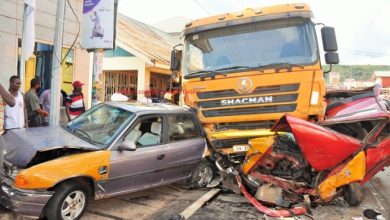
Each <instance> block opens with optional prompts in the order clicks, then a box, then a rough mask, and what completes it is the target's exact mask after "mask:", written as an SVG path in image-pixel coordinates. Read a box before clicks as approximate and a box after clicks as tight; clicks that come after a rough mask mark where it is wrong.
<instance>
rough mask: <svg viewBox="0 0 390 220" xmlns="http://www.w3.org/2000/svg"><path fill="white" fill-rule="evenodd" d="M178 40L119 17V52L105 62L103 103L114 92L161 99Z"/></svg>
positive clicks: (107, 57) (137, 22)
mask: <svg viewBox="0 0 390 220" xmlns="http://www.w3.org/2000/svg"><path fill="white" fill-rule="evenodd" d="M178 43H179V40H178V39H176V38H174V37H172V36H170V35H169V34H167V33H165V32H163V31H161V30H159V29H157V28H154V27H152V26H150V25H147V24H144V23H141V22H139V21H136V20H134V19H131V18H128V17H126V16H124V15H121V14H118V21H117V38H116V44H117V49H116V50H115V51H106V52H105V53H104V59H103V68H102V69H103V77H102V78H103V84H104V89H103V90H104V91H103V92H102V93H103V94H104V96H103V97H102V99H103V100H100V101H109V100H110V97H111V95H112V94H113V93H114V92H121V93H123V94H125V95H127V96H128V97H129V98H130V99H133V100H143V99H144V97H145V95H148V94H147V92H150V93H151V94H150V95H151V96H152V97H160V98H161V97H162V96H163V93H164V92H165V91H166V90H167V89H168V88H169V84H170V69H169V68H170V51H171V49H172V48H173V46H175V45H176V44H178Z"/></svg>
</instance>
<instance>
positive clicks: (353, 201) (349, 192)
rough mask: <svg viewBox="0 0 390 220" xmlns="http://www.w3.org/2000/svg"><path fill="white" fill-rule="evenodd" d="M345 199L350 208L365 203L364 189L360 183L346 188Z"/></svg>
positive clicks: (351, 184) (354, 183)
mask: <svg viewBox="0 0 390 220" xmlns="http://www.w3.org/2000/svg"><path fill="white" fill-rule="evenodd" d="M344 199H345V201H347V202H348V204H349V205H350V206H357V205H359V204H360V203H361V202H362V201H363V191H362V187H361V185H360V184H359V183H358V182H353V183H350V184H348V185H346V186H344Z"/></svg>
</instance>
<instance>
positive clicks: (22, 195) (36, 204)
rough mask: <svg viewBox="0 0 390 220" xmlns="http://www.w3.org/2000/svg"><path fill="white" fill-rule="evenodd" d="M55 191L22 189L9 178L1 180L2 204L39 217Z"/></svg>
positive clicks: (23, 213) (0, 199) (9, 208)
mask: <svg viewBox="0 0 390 220" xmlns="http://www.w3.org/2000/svg"><path fill="white" fill-rule="evenodd" d="M53 194H54V192H49V191H42V192H41V191H33V190H20V189H16V188H14V187H12V182H11V180H9V179H5V180H4V179H3V180H1V182H0V205H2V206H4V207H5V208H6V209H8V210H11V211H13V212H15V213H17V214H20V215H24V216H28V217H35V218H39V217H40V216H41V213H42V210H43V208H44V207H45V205H46V203H47V202H48V201H49V199H50V198H51V197H52V195H53Z"/></svg>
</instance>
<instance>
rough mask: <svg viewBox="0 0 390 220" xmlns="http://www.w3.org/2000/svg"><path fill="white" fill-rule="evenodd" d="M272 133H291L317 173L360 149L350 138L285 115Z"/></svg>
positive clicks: (359, 145)
mask: <svg viewBox="0 0 390 220" xmlns="http://www.w3.org/2000/svg"><path fill="white" fill-rule="evenodd" d="M272 131H284V132H292V133H293V134H294V138H295V140H296V142H297V144H298V146H299V147H300V148H301V150H302V153H303V155H304V156H305V159H306V160H307V161H308V162H309V163H310V165H311V166H312V167H313V168H314V169H316V170H319V171H322V170H325V169H329V168H332V167H333V166H335V165H337V164H339V163H341V162H342V161H343V160H344V159H346V158H347V157H348V156H350V155H352V153H354V152H356V150H358V149H359V147H361V143H360V142H359V141H358V140H357V139H354V138H352V137H349V136H347V135H344V134H341V133H338V132H336V131H333V130H331V129H328V128H325V127H322V126H320V125H316V124H314V123H311V122H308V121H305V120H302V119H299V118H296V117H294V116H292V115H289V114H286V115H284V116H283V117H282V118H281V119H279V121H278V122H277V123H276V124H275V125H274V126H273V127H272Z"/></svg>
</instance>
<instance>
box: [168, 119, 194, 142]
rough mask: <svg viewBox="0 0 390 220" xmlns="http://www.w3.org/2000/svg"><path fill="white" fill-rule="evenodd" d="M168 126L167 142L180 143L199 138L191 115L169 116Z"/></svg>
mask: <svg viewBox="0 0 390 220" xmlns="http://www.w3.org/2000/svg"><path fill="white" fill-rule="evenodd" d="M168 126H169V132H168V134H169V141H180V140H185V139H190V138H195V137H198V136H199V129H198V126H197V124H196V121H195V119H194V118H193V117H192V115H188V114H177V115H169V116H168Z"/></svg>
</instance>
